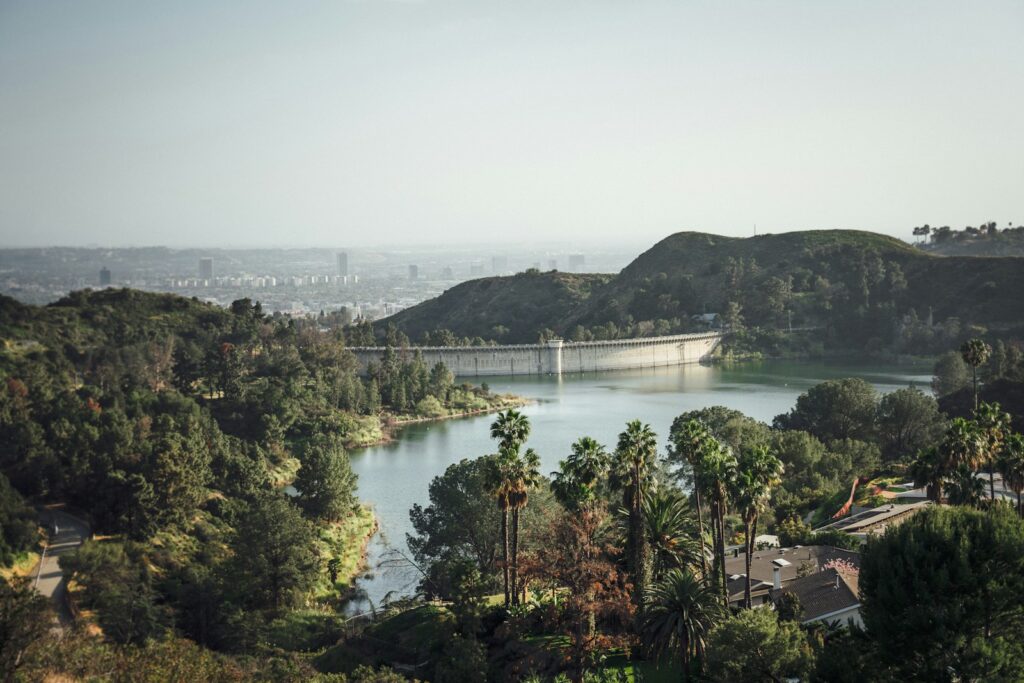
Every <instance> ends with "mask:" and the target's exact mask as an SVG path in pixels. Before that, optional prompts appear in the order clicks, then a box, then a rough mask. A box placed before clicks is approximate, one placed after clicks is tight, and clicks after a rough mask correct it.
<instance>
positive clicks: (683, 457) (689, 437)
mask: <svg viewBox="0 0 1024 683" xmlns="http://www.w3.org/2000/svg"><path fill="white" fill-rule="evenodd" d="M673 437H674V438H673V444H672V446H673V448H672V451H671V453H669V457H670V459H672V460H676V461H682V462H685V463H686V464H687V465H689V467H690V470H691V471H692V473H693V498H694V503H695V505H696V508H697V527H698V534H697V535H698V536H699V537H700V568H701V576H702V577H703V578H704V579H705V580H707V578H708V562H707V557H706V553H705V550H704V513H703V510H702V505H701V500H700V498H701V487H700V473H699V469H698V468H699V467H700V462H701V458H703V457H704V453H705V452H706V451H708V450H709V449H714V448H717V447H718V446H717V443H716V442H715V437H713V436H712V435H711V432H710V431H708V428H707V427H706V426H704V423H703V422H701V421H700V420H689V421H688V422H686V424H684V425H683V427H682V429H680V430H679V431H678V432H675V433H673ZM680 464H682V463H680Z"/></svg>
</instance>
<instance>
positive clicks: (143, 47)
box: [0, 0, 1024, 246]
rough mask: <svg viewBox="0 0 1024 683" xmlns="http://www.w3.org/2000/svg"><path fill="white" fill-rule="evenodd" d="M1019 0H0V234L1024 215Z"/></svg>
mask: <svg viewBox="0 0 1024 683" xmlns="http://www.w3.org/2000/svg"><path fill="white" fill-rule="evenodd" d="M1022 35H1024V2H1021V0H1011V1H1009V2H987V1H981V2H965V1H958V2H941V1H936V0H928V1H925V2H893V1H892V0H885V1H883V2H863V1H857V2H853V1H850V2H838V1H823V0H807V1H806V2H772V1H768V0H761V1H757V2H683V1H681V0H673V1H671V2H645V1H642V0H640V1H636V2H633V1H626V0H620V1H617V2H597V1H592V2H569V1H560V0H541V1H538V2H532V1H531V0H510V1H508V2H500V3H493V2H487V1H486V0H472V1H468V2H441V1H434V0H424V1H422V2H414V1H405V2H396V1H387V0H362V1H356V0H353V1H348V2H346V1H342V0H323V1H320V2H313V1H303V0H288V2H281V1H275V2H237V3H231V2H214V1H213V0H203V1H198V2H190V1H185V0H173V1H169V2H139V1H138V0H125V1H123V2H106V1H101V0H90V1H88V2H86V1H83V0H68V1H66V2H56V1H47V0H24V1H21V0H0V245H3V246H14V245H46V244H71V245H74V244H102V245H131V244H134V245H141V244H166V245H171V246H182V245H196V246H205V245H322V246H332V245H353V246H356V245H363V244H402V243H429V242H455V241H459V240H472V241H474V242H492V241H519V240H550V239H555V238H557V239H562V240H567V239H569V240H579V241H581V242H582V241H584V240H595V241H601V242H609V241H620V242H621V241H627V242H639V243H643V242H651V241H653V240H656V239H659V238H661V237H663V236H665V235H667V234H669V233H671V232H675V231H677V230H683V229H699V230H707V231H712V232H719V233H725V234H731V235H746V234H750V233H751V232H752V230H753V225H754V224H755V223H756V224H757V226H758V229H759V231H763V232H769V231H770V232H782V231H785V230H791V229H806V228H863V229H871V230H877V231H882V232H889V233H892V234H897V235H900V236H904V237H909V233H910V229H911V228H912V227H913V226H914V225H918V224H920V223H925V222H929V223H932V224H933V225H935V224H950V225H953V226H955V227H962V226H963V225H965V224H977V223H979V222H981V221H987V220H996V221H998V222H999V223H1000V224H1001V225H1002V224H1005V223H1006V222H1007V221H1013V222H1014V223H1015V224H1016V223H1018V222H1022V223H1024V42H1022V39H1021V36H1022Z"/></svg>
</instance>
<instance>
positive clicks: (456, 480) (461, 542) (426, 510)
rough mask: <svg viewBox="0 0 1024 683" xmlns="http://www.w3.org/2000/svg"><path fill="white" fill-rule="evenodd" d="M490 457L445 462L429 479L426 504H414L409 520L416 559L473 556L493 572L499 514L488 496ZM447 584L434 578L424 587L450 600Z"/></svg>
mask: <svg viewBox="0 0 1024 683" xmlns="http://www.w3.org/2000/svg"><path fill="white" fill-rule="evenodd" d="M492 460H493V456H488V457H485V458H477V459H475V460H461V461H459V462H457V463H455V464H453V465H449V466H448V468H447V469H446V470H445V472H444V474H442V475H440V476H438V477H434V479H433V480H432V481H431V482H430V486H429V488H428V496H429V498H430V504H429V505H427V506H426V507H423V506H421V505H419V504H418V503H417V504H414V505H413V507H412V509H411V510H410V511H409V519H410V521H411V522H412V526H413V529H414V530H415V531H416V534H415V535H409V536H408V538H407V541H408V544H409V549H410V550H412V553H413V557H415V558H416V561H417V562H418V563H420V564H425V565H430V564H432V563H434V562H437V561H455V560H461V559H471V560H472V561H473V562H474V563H475V564H476V567H477V569H478V570H479V571H480V573H481V574H483V575H485V576H492V575H493V573H494V571H495V561H496V557H497V553H498V544H499V543H500V541H501V537H500V534H499V525H500V518H501V512H500V510H499V509H498V508H497V507H496V506H495V505H494V500H493V498H492V497H491V495H490V481H489V478H490V474H491V471H492V467H493V465H492ZM447 583H448V582H447V581H446V580H445V581H442V580H435V581H431V582H430V583H429V584H426V585H424V588H425V589H426V590H427V591H428V592H429V593H430V594H432V595H439V596H443V597H446V598H449V597H451V594H450V593H449V592H448V590H447V588H446V585H447Z"/></svg>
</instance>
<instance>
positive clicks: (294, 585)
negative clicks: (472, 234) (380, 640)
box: [0, 289, 504, 680]
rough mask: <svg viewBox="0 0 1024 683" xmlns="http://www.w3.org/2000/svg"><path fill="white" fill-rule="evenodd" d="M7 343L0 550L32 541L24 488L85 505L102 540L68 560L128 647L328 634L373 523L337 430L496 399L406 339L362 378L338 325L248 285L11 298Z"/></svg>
mask: <svg viewBox="0 0 1024 683" xmlns="http://www.w3.org/2000/svg"><path fill="white" fill-rule="evenodd" d="M360 333H361V330H360V329H359V328H354V329H353V330H351V331H350V334H352V335H358V334H360ZM0 340H2V342H0V343H2V346H0V378H2V381H0V528H2V531H3V537H2V542H0V564H4V565H6V564H9V563H10V562H11V561H12V560H13V559H14V558H15V557H17V556H21V555H24V553H28V552H32V551H34V550H37V549H38V547H39V545H40V540H41V539H40V538H39V535H38V531H37V521H36V520H37V513H36V511H35V510H34V509H33V508H32V505H33V504H34V505H60V506H64V507H65V508H66V509H67V510H69V511H71V512H72V513H73V514H75V515H78V516H80V517H82V518H83V519H84V520H86V521H87V522H88V523H89V524H90V526H91V528H92V531H93V532H94V533H95V534H96V535H97V536H98V537H99V538H102V539H103V540H97V541H87V542H86V543H85V544H84V545H83V546H82V547H81V548H80V549H79V550H77V551H76V552H74V553H71V554H68V555H65V556H62V557H61V566H62V568H63V570H64V572H65V574H66V575H70V576H71V577H72V585H73V587H74V590H73V591H72V595H73V597H72V599H73V600H74V601H75V603H76V604H77V605H78V606H79V607H80V608H85V609H87V610H89V611H90V612H91V613H93V614H95V618H96V620H97V625H98V626H99V628H100V629H102V632H103V634H104V635H105V636H106V638H107V641H108V642H111V643H113V644H115V645H121V646H135V647H148V645H147V644H150V643H154V642H158V641H159V642H166V641H167V639H168V638H171V639H173V638H175V637H179V636H184V637H187V638H189V639H191V640H194V641H195V642H196V643H198V644H199V645H201V646H204V647H208V648H212V649H214V650H217V651H221V652H225V653H247V654H249V655H259V656H261V657H262V656H267V657H271V658H272V659H273V657H274V655H273V651H274V649H275V648H277V649H281V648H283V649H284V651H288V650H289V649H290V648H293V647H294V646H293V645H290V644H289V643H291V642H292V641H293V640H294V639H295V638H299V640H300V641H302V642H309V640H310V639H312V640H314V641H315V639H316V638H317V637H322V636H320V635H317V634H320V633H322V631H323V630H324V629H329V628H334V627H335V626H336V622H337V621H338V619H340V617H339V616H337V615H336V613H335V611H334V610H335V608H336V607H337V606H338V605H340V604H341V602H342V600H343V599H344V598H345V597H346V595H347V594H348V592H349V591H350V590H351V582H352V578H353V576H354V574H355V573H356V571H357V570H358V569H359V567H360V564H361V555H362V550H363V546H364V543H365V541H366V538H367V537H368V536H369V534H370V533H371V532H372V530H373V528H374V522H373V516H372V513H371V511H370V510H368V509H367V508H365V507H364V506H362V505H361V504H360V503H359V500H358V494H357V481H356V477H355V475H354V474H353V472H352V470H351V468H350V466H349V460H348V455H347V453H346V446H347V445H349V444H359V443H366V442H373V441H376V440H379V439H380V438H382V436H384V431H383V430H384V429H385V428H386V423H387V422H388V421H390V420H394V419H401V418H405V417H410V416H416V417H441V416H446V415H448V414H450V413H458V412H460V411H465V410H480V409H486V408H488V407H490V406H492V405H501V404H502V401H504V399H502V398H500V397H495V396H493V395H491V394H490V393H489V392H487V391H486V390H484V389H481V388H479V387H472V386H470V385H456V384H455V382H454V378H453V377H452V375H451V373H450V372H449V371H448V370H447V368H445V367H444V366H443V365H442V364H438V365H436V366H434V367H432V368H431V367H427V366H425V365H424V363H423V362H422V360H420V359H419V357H418V356H417V355H416V354H414V353H410V352H408V351H407V350H405V349H403V348H401V344H402V343H403V340H402V339H401V338H400V337H399V336H395V337H394V338H393V340H392V341H394V343H395V344H396V347H395V348H391V349H388V351H387V352H386V353H385V354H384V358H383V359H382V362H381V363H380V364H378V365H376V366H374V367H372V368H370V371H369V373H367V374H366V375H365V376H360V375H359V374H358V373H357V365H356V361H355V359H354V357H353V356H352V354H351V353H350V352H348V351H347V350H346V339H345V333H344V332H342V331H340V330H335V331H324V330H321V329H319V326H318V325H317V323H316V321H315V320H310V321H302V320H293V319H288V318H284V317H271V316H267V315H264V314H263V312H262V311H261V309H260V306H259V304H253V303H252V302H250V301H248V300H240V301H236V302H234V303H233V304H232V305H231V307H230V308H229V309H222V308H219V307H216V306H213V305H209V304H206V303H201V302H198V301H195V300H189V299H184V298H181V297H177V296H173V295H161V294H149V293H143V292H139V291H134V290H127V289H122V290H104V291H88V290H86V291H82V292H75V293H73V294H72V295H70V296H68V297H67V298H65V299H62V300H61V301H58V302H56V303H53V304H51V305H49V306H45V307H33V306H24V305H22V304H19V303H17V302H16V301H13V300H11V299H7V298H4V299H2V300H0ZM286 484H293V485H294V489H295V492H294V495H286V494H285V492H284V490H283V487H284V486H285V485H286ZM44 517H45V513H44ZM9 590H10V588H6V583H5V591H9ZM18 595H21V594H19V593H9V592H5V594H4V596H3V597H4V599H5V600H7V599H9V600H11V601H13V603H12V604H17V597H18ZM4 604H8V603H4ZM310 610H312V611H310ZM33 612H34V613H37V614H44V613H45V612H46V607H45V604H44V605H42V606H39V605H37V606H36V607H35V608H34V610H33ZM297 629H298V632H300V633H302V636H301V637H299V636H296V630H297ZM80 645H81V647H83V648H87V647H93V646H96V647H100V646H99V645H95V644H93V645H90V644H89V643H88V642H86V641H83V642H82V643H81V644H80ZM104 647H105V646H104ZM268 648H269V649H268ZM170 651H171V652H176V653H179V654H180V655H181V656H187V646H184V645H183V646H181V648H176V646H171V647H170ZM120 652H121V651H117V652H112V653H110V655H109V656H110V657H114V658H121V657H122V654H119V653H120ZM96 656H97V657H100V658H101V659H102V657H104V656H107V655H105V654H103V653H102V652H100V653H97V654H96ZM117 661H118V662H122V661H124V659H123V658H121V659H117ZM217 661H218V660H216V659H215V658H214V659H211V660H210V662H212V663H211V666H213V667H214V668H216V667H217V666H219V665H217V664H216V662H217ZM275 661H276V660H275ZM279 664H280V665H282V666H286V667H293V666H294V667H298V668H297V669H295V672H294V673H295V675H296V676H299V677H302V676H301V675H300V674H301V672H302V671H303V670H304V667H305V668H308V665H306V664H304V663H302V662H292V660H291V659H289V656H288V655H285V656H284V658H283V660H281V662H279ZM261 666H262V665H261ZM243 668H244V667H243ZM271 678H272V679H274V680H276V679H277V678H278V677H276V676H272V677H271Z"/></svg>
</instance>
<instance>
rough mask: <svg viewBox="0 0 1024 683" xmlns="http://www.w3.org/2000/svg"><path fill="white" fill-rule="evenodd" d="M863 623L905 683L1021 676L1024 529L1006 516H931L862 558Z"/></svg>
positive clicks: (878, 540)
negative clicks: (906, 681)
mask: <svg viewBox="0 0 1024 683" xmlns="http://www.w3.org/2000/svg"><path fill="white" fill-rule="evenodd" d="M859 583H860V592H861V615H862V617H863V619H864V624H865V626H866V627H867V630H868V633H869V634H870V635H871V637H872V640H873V641H874V643H875V645H876V647H877V649H878V653H879V658H880V660H881V663H882V664H883V665H884V666H887V667H891V668H892V669H893V672H894V673H895V674H896V675H897V676H899V677H900V678H901V679H903V680H936V681H953V680H1018V679H1019V678H1020V677H1021V676H1022V675H1024V651H1022V647H1021V645H1022V644H1021V641H1020V634H1021V632H1022V629H1024V524H1022V523H1021V521H1020V520H1019V519H1018V518H1017V516H1016V515H1014V513H1013V512H1012V511H1010V510H1009V509H1007V508H1005V507H1000V506H996V508H995V509H993V510H992V511H990V512H987V513H984V512H980V511H978V510H973V509H970V508H964V507H944V508H939V507H931V508H928V509H926V510H923V511H922V512H919V513H918V514H916V515H915V516H914V517H912V518H911V519H909V520H907V521H906V522H904V523H903V524H900V525H898V526H890V527H889V528H888V529H887V530H886V532H885V534H884V535H883V536H876V537H873V538H871V539H869V540H868V543H867V546H866V548H865V550H864V552H863V554H862V556H861V570H860V579H859Z"/></svg>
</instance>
